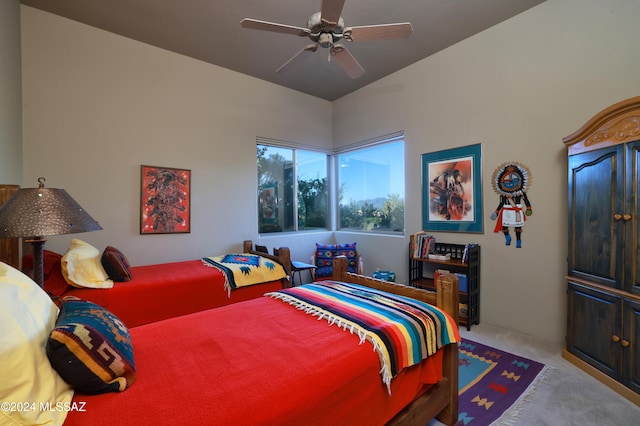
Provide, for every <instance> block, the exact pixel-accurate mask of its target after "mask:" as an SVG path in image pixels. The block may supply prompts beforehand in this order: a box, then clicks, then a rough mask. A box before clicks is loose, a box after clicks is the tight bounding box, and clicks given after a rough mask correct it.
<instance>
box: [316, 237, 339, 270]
mask: <svg viewBox="0 0 640 426" xmlns="http://www.w3.org/2000/svg"><path fill="white" fill-rule="evenodd" d="M335 250H336V248H335V246H334V245H333V244H318V243H316V253H315V262H316V270H315V276H316V278H326V277H330V276H332V275H333V258H334V257H335V253H336V252H335Z"/></svg>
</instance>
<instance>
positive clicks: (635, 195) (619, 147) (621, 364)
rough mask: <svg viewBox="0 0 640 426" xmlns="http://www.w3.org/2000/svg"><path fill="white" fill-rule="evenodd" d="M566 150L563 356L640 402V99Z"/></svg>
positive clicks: (609, 113)
mask: <svg viewBox="0 0 640 426" xmlns="http://www.w3.org/2000/svg"><path fill="white" fill-rule="evenodd" d="M563 141H564V144H565V145H566V146H567V150H568V206H569V223H568V224H569V252H568V259H567V261H568V274H567V285H568V287H567V337H566V347H565V350H564V351H563V356H564V357H565V358H566V359H568V360H569V361H571V362H572V363H574V364H575V365H577V366H578V367H580V368H582V369H583V370H585V371H587V372H588V373H590V374H591V375H593V376H595V377H596V378H598V379H599V380H600V381H602V382H603V383H605V384H607V385H608V386H609V387H611V388H613V389H614V390H616V391H617V392H619V393H620V394H622V395H623V396H625V397H626V398H628V399H630V400H632V401H633V402H635V403H636V404H640V221H639V219H640V217H639V216H640V96H639V97H635V98H631V99H627V100H625V101H622V102H619V103H617V104H615V105H612V106H611V107H609V108H607V109H605V110H603V111H601V112H600V113H598V114H596V115H595V116H594V117H593V118H591V119H590V120H589V121H587V123H586V124H585V125H584V126H582V127H581V128H580V129H578V130H577V131H576V132H575V133H573V134H572V135H570V136H567V137H565V138H564V139H563Z"/></svg>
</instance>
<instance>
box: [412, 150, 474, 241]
mask: <svg viewBox="0 0 640 426" xmlns="http://www.w3.org/2000/svg"><path fill="white" fill-rule="evenodd" d="M422 229H423V230H425V231H443V232H475V233H482V232H483V222H482V144H475V145H468V146H462V147H458V148H451V149H445V150H442V151H437V152H431V153H427V154H422Z"/></svg>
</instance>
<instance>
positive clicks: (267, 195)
mask: <svg viewBox="0 0 640 426" xmlns="http://www.w3.org/2000/svg"><path fill="white" fill-rule="evenodd" d="M293 182H294V181H293V150H291V149H286V148H279V147H273V146H266V145H258V229H259V231H260V233H267V232H282V231H285V230H292V229H293V206H294V204H295V203H294V201H293Z"/></svg>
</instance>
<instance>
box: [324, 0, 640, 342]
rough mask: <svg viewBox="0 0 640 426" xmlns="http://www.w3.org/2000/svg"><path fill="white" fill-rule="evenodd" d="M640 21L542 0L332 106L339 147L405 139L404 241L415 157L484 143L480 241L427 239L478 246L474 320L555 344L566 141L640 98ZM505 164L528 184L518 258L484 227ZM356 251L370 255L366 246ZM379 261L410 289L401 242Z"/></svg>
mask: <svg viewBox="0 0 640 426" xmlns="http://www.w3.org/2000/svg"><path fill="white" fill-rule="evenodd" d="M639 17H640V2H638V1H635V0H609V1H602V0H589V1H585V0H548V1H547V2H545V3H543V4H541V5H539V6H537V7H535V8H533V9H531V10H529V11H527V12H525V13H523V14H521V15H519V16H516V17H515V18H513V19H510V20H508V21H507V22H504V23H502V24H500V25H497V26H495V27H493V28H491V29H489V30H487V31H485V32H483V33H481V34H479V35H477V36H475V37H472V38H470V39H467V40H465V41H463V42H461V43H459V44H457V45H456V46H453V47H451V48H449V49H446V50H444V51H442V52H440V53H438V54H436V55H434V56H432V57H430V58H427V59H425V60H423V61H421V62H419V63H417V64H415V65H412V66H409V67H407V68H405V69H404V70H401V71H400V72H397V73H395V74H394V75H392V76H389V77H387V78H385V79H382V80H380V81H378V82H376V83H373V84H371V85H369V86H367V87H365V88H364V89H362V90H360V91H358V92H355V93H353V94H351V95H348V96H346V97H344V98H342V99H339V100H337V101H335V102H334V111H333V116H334V120H333V138H334V144H335V145H336V146H340V145H344V144H348V143H351V142H353V141H358V140H363V139H367V138H370V137H373V136H376V135H382V134H387V133H390V132H392V131H397V130H404V131H405V144H406V145H405V147H406V162H405V168H406V182H407V186H406V206H405V208H406V230H407V233H409V234H410V233H414V232H416V231H418V230H420V229H421V223H422V222H421V220H422V219H421V214H422V212H421V200H422V194H421V154H422V153H427V152H433V151H439V150H442V149H446V148H450V147H456V146H464V145H469V144H475V143H482V144H483V157H482V163H483V195H484V200H483V201H484V208H483V211H484V233H483V234H457V233H438V234H435V235H436V237H437V239H439V240H441V241H445V242H457V243H463V242H470V241H473V242H478V243H480V244H481V246H482V266H481V267H482V270H481V277H482V279H481V287H482V289H481V296H480V299H481V314H480V319H481V322H484V323H490V324H495V325H499V326H503V327H508V328H510V329H514V330H517V331H520V332H524V333H528V334H530V335H534V336H541V337H544V338H547V339H551V340H553V341H556V342H561V341H563V339H564V335H565V330H564V325H565V300H566V298H565V288H566V284H565V282H564V279H563V277H564V275H565V273H566V256H567V237H566V236H567V208H566V204H567V202H566V176H567V172H566V170H567V167H566V150H565V148H564V146H563V144H562V137H564V136H567V135H569V134H570V133H572V132H573V131H575V130H577V129H578V127H580V126H581V125H582V124H583V123H584V122H585V121H587V120H588V119H589V118H591V116H593V115H594V114H595V113H597V112H598V111H600V110H601V109H603V108H605V107H607V106H609V105H610V104H613V103H615V102H618V101H620V100H623V99H626V98H629V97H632V96H637V95H638V94H639V92H640V78H639V76H640V56H639V55H637V50H638V37H637V20H638V18H639ZM507 161H519V162H522V163H524V164H525V165H527V166H529V167H530V169H531V171H532V175H533V179H532V186H531V190H530V191H529V193H528V194H529V198H530V200H531V203H532V204H533V216H531V217H530V218H529V220H528V221H527V223H526V225H525V228H524V232H523V236H522V241H523V247H522V248H521V249H516V248H515V247H514V246H513V245H512V246H511V247H507V246H505V244H504V237H503V236H502V234H494V233H493V227H494V225H495V222H493V221H491V220H490V219H489V215H490V213H491V211H493V210H494V209H495V208H496V206H497V204H498V196H497V194H496V193H495V192H494V191H493V189H492V185H491V182H490V179H491V175H492V173H493V171H494V170H495V169H496V168H497V167H498V166H499V165H500V164H501V163H504V162H507ZM512 235H513V232H512ZM362 251H363V252H364V255H365V259H366V258H370V257H371V256H370V253H369V250H368V249H367V246H366V245H363V249H362ZM384 252H385V255H386V256H387V258H388V259H387V260H386V262H387V263H391V264H393V265H397V266H396V267H397V268H402V269H401V274H399V277H400V279H401V280H406V279H407V272H406V262H407V260H406V259H407V257H406V256H407V255H408V248H407V241H406V240H402V239H400V240H393V239H390V240H388V241H387V244H385V250H384ZM378 256H379V255H378ZM368 263H370V262H368ZM371 266H373V265H371Z"/></svg>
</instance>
